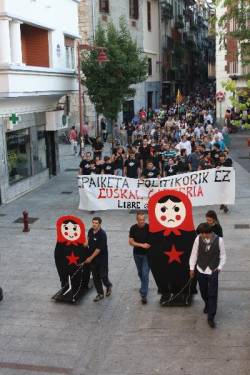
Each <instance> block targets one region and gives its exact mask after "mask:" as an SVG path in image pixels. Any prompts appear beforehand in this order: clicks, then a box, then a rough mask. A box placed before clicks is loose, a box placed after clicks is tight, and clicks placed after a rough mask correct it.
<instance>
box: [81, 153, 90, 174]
mask: <svg viewBox="0 0 250 375" xmlns="http://www.w3.org/2000/svg"><path fill="white" fill-rule="evenodd" d="M90 161H91V153H90V152H86V154H85V157H84V158H83V159H82V161H81V163H80V165H79V168H80V170H79V174H80V175H89V174H90V172H91V171H90Z"/></svg>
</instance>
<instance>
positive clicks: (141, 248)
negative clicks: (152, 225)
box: [129, 212, 150, 304]
mask: <svg viewBox="0 0 250 375" xmlns="http://www.w3.org/2000/svg"><path fill="white" fill-rule="evenodd" d="M136 221H137V223H136V224H135V225H132V227H131V228H130V231H129V245H130V246H133V247H134V260H135V264H136V267H137V271H138V276H139V278H140V280H141V288H140V295H141V302H142V304H146V303H147V294H148V283H149V271H150V270H149V265H148V258H147V251H148V249H149V248H150V245H149V226H148V224H147V223H146V221H145V215H144V214H143V213H140V212H138V213H137V215H136Z"/></svg>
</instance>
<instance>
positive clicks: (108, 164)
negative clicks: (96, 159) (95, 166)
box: [102, 156, 115, 174]
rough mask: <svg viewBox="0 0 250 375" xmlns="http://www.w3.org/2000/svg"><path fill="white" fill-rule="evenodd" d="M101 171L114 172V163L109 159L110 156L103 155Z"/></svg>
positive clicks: (105, 172)
mask: <svg viewBox="0 0 250 375" xmlns="http://www.w3.org/2000/svg"><path fill="white" fill-rule="evenodd" d="M102 171H103V173H104V174H114V172H115V168H114V163H113V162H112V161H111V158H110V157H109V156H105V157H104V164H103V165H102Z"/></svg>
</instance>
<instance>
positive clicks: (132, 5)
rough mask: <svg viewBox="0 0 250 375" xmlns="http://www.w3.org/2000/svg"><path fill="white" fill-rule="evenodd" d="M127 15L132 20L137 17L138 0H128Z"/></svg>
mask: <svg viewBox="0 0 250 375" xmlns="http://www.w3.org/2000/svg"><path fill="white" fill-rule="evenodd" d="M129 17H130V18H133V19H134V20H138V18H139V4H138V0H129Z"/></svg>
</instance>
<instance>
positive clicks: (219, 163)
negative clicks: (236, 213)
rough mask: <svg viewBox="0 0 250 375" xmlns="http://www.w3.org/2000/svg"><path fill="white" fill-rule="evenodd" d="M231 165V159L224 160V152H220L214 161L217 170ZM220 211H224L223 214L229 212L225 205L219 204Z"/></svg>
mask: <svg viewBox="0 0 250 375" xmlns="http://www.w3.org/2000/svg"><path fill="white" fill-rule="evenodd" d="M232 165H233V161H232V159H231V158H226V155H225V154H224V152H221V153H220V154H219V158H218V160H217V161H216V164H215V166H216V167H218V168H219V167H232ZM220 210H224V212H225V214H226V213H227V212H228V211H229V209H228V207H227V205H225V204H221V206H220Z"/></svg>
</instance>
